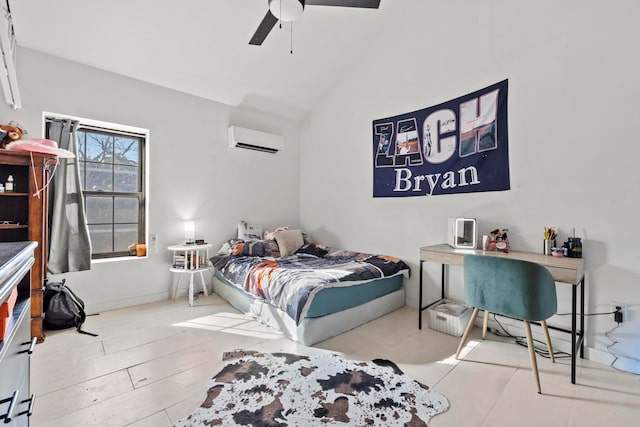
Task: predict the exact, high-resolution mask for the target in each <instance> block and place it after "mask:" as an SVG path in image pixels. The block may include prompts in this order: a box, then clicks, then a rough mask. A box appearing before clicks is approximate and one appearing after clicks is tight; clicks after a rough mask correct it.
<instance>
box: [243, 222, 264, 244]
mask: <svg viewBox="0 0 640 427" xmlns="http://www.w3.org/2000/svg"><path fill="white" fill-rule="evenodd" d="M263 233H264V227H263V226H262V225H255V224H247V222H246V221H240V222H239V223H238V239H240V240H262V234H263Z"/></svg>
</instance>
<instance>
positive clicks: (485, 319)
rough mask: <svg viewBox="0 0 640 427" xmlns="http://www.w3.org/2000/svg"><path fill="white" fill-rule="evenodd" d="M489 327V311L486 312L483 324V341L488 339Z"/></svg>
mask: <svg viewBox="0 0 640 427" xmlns="http://www.w3.org/2000/svg"><path fill="white" fill-rule="evenodd" d="M488 326H489V310H485V311H484V322H482V339H485V338H486V337H487V327H488Z"/></svg>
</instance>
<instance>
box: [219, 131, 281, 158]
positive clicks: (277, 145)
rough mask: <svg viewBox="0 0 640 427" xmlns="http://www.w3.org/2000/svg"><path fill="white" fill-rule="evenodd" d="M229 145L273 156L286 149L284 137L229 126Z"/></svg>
mask: <svg viewBox="0 0 640 427" xmlns="http://www.w3.org/2000/svg"><path fill="white" fill-rule="evenodd" d="M227 143H228V145H229V147H236V148H244V149H246V150H255V151H263V152H265V153H272V154H273V153H277V152H278V151H280V150H282V149H283V148H284V138H283V137H282V136H280V135H274V134H272V133H266V132H261V131H258V130H253V129H247V128H243V127H240V126H229V129H228V130H227Z"/></svg>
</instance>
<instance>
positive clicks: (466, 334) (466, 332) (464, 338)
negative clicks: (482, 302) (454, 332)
mask: <svg viewBox="0 0 640 427" xmlns="http://www.w3.org/2000/svg"><path fill="white" fill-rule="evenodd" d="M479 312H480V309H479V308H474V309H473V313H472V314H471V319H469V323H467V328H466V329H465V330H464V334H463V335H462V338H461V339H460V344H458V351H457V352H456V359H458V358H459V357H460V352H461V351H462V347H464V345H465V344H466V343H467V340H468V339H469V334H471V330H472V329H473V324H474V323H475V321H476V317H478V313H479Z"/></svg>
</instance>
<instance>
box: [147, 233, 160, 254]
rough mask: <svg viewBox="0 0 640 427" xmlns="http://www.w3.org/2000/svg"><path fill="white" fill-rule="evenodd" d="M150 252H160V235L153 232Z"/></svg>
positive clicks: (150, 238) (150, 240) (150, 239)
mask: <svg viewBox="0 0 640 427" xmlns="http://www.w3.org/2000/svg"><path fill="white" fill-rule="evenodd" d="M149 252H151V253H152V254H157V253H158V235H157V234H152V235H150V236H149Z"/></svg>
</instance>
